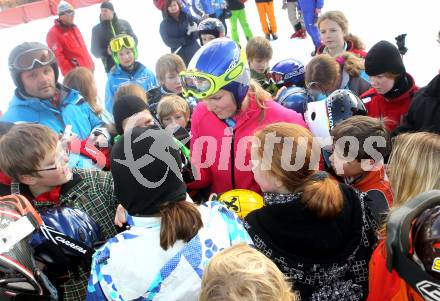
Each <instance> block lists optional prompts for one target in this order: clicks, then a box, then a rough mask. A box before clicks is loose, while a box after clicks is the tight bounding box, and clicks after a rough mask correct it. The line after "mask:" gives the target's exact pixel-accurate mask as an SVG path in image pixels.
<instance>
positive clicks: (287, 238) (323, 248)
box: [245, 184, 377, 301]
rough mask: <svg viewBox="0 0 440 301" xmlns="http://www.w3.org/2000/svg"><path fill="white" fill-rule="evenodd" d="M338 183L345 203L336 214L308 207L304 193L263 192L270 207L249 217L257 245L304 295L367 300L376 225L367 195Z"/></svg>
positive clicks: (301, 294) (320, 298)
mask: <svg viewBox="0 0 440 301" xmlns="http://www.w3.org/2000/svg"><path fill="white" fill-rule="evenodd" d="M340 187H341V190H342V192H343V196H344V205H343V208H342V211H341V212H340V214H339V215H338V216H337V217H334V218H320V217H318V216H317V214H315V213H314V212H312V211H311V210H309V209H308V208H307V207H306V206H305V205H304V204H303V203H302V201H301V196H302V193H296V194H272V193H265V194H264V202H265V205H266V206H264V207H263V208H261V209H258V210H255V211H253V212H251V213H249V214H248V215H247V216H246V218H245V228H246V230H247V231H248V233H249V235H250V236H251V238H252V240H253V242H254V244H255V247H256V248H257V249H259V250H260V251H261V252H263V253H264V254H265V255H266V256H268V257H269V258H270V259H271V260H272V261H273V262H274V263H275V264H276V265H277V266H278V268H279V269H280V270H281V271H282V272H283V273H284V274H285V275H286V276H287V277H288V278H289V279H290V280H291V281H292V282H293V287H294V290H295V291H296V293H297V294H299V295H300V296H301V300H322V301H323V300H364V299H366V296H367V292H368V262H369V260H370V257H371V254H372V252H373V250H374V247H375V244H376V234H375V229H376V228H377V226H376V223H375V222H374V220H373V217H372V215H371V212H370V211H369V210H368V209H367V207H366V205H365V200H364V199H365V197H366V195H365V194H362V193H359V192H357V191H355V190H354V189H352V188H350V187H348V186H347V185H345V184H340ZM335 296H339V297H338V298H337V299H332V298H334V297H335Z"/></svg>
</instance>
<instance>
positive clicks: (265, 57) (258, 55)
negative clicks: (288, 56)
mask: <svg viewBox="0 0 440 301" xmlns="http://www.w3.org/2000/svg"><path fill="white" fill-rule="evenodd" d="M272 55H273V49H272V46H271V45H270V42H269V41H268V40H266V39H265V38H263V37H253V38H252V39H250V40H249V42H248V43H247V45H246V57H247V60H248V63H249V68H250V69H251V78H253V79H255V80H256V81H257V82H258V83H259V84H260V85H261V87H263V89H264V90H266V91H267V92H269V93H270V94H271V95H272V96H275V94H276V93H277V91H278V87H277V85H276V84H275V82H274V81H273V80H272V79H271V78H268V76H267V73H268V71H269V62H270V60H271V59H272Z"/></svg>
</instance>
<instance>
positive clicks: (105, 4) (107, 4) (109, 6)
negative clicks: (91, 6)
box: [101, 1, 115, 11]
mask: <svg viewBox="0 0 440 301" xmlns="http://www.w3.org/2000/svg"><path fill="white" fill-rule="evenodd" d="M101 8H107V9H109V10H111V11H115V8H114V7H113V3H111V2H109V1H107V2H102V4H101Z"/></svg>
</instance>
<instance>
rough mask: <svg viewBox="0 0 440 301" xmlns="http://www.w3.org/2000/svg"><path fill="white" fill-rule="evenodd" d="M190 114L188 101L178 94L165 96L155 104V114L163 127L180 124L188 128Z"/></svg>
mask: <svg viewBox="0 0 440 301" xmlns="http://www.w3.org/2000/svg"><path fill="white" fill-rule="evenodd" d="M190 114H191V111H190V108H189V105H188V103H187V102H186V100H185V99H183V98H182V97H180V96H178V95H169V96H165V97H163V98H162V99H161V100H160V101H159V104H158V105H157V116H158V117H159V121H160V123H161V124H162V125H163V126H164V127H165V128H167V127H169V126H170V127H173V128H174V127H176V126H181V127H182V128H184V129H188V130H189V129H190V127H191V126H190Z"/></svg>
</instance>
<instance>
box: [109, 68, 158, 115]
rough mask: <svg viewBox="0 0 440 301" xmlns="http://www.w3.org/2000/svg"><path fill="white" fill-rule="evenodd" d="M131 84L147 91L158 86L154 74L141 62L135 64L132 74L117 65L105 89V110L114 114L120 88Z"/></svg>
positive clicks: (111, 72) (110, 74)
mask: <svg viewBox="0 0 440 301" xmlns="http://www.w3.org/2000/svg"><path fill="white" fill-rule="evenodd" d="M130 83H134V84H138V85H139V86H141V87H142V88H144V90H145V91H148V90H149V89H150V88H152V87H155V86H157V81H156V77H155V76H154V74H153V72H151V71H150V70H149V69H147V68H146V67H145V66H144V65H142V64H141V63H139V62H135V67H134V69H133V72H132V73H128V72H127V71H125V70H123V69H122V68H121V66H120V65H115V66H114V68H113V69H112V70H111V71H110V73H109V74H108V80H107V86H106V88H105V109H106V110H107V112H110V113H112V112H113V97H114V96H115V94H116V91H117V90H118V89H119V87H121V86H123V85H127V84H130Z"/></svg>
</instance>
